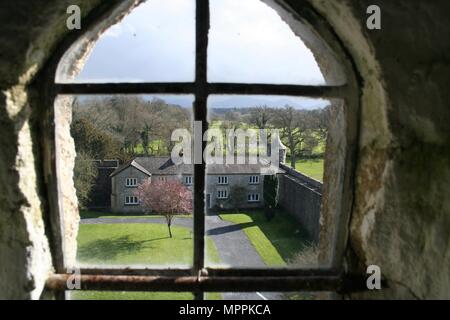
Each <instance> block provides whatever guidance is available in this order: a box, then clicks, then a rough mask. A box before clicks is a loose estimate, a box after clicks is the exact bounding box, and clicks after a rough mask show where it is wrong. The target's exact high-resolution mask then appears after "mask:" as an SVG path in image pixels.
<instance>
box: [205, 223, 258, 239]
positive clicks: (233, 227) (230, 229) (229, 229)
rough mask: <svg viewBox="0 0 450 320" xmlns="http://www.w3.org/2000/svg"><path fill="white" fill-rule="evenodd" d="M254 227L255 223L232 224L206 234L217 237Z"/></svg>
mask: <svg viewBox="0 0 450 320" xmlns="http://www.w3.org/2000/svg"><path fill="white" fill-rule="evenodd" d="M254 225H255V223H254V222H245V223H238V224H232V225H229V226H225V227H218V228H214V229H210V230H208V231H207V232H206V234H207V235H208V236H215V235H219V234H224V233H229V232H234V231H240V230H243V229H245V228H249V227H253V226H254Z"/></svg>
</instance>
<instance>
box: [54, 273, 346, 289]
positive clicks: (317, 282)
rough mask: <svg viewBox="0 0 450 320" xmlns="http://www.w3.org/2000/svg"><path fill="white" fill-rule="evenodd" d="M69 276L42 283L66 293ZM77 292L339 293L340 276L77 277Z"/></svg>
mask: <svg viewBox="0 0 450 320" xmlns="http://www.w3.org/2000/svg"><path fill="white" fill-rule="evenodd" d="M71 277H73V275H70V274H55V275H52V276H51V277H50V278H49V279H48V280H47V282H46V287H47V288H48V289H49V290H55V291H63V290H68V288H67V282H68V281H70V279H72V278H71ZM79 283H80V289H81V290H102V291H165V292H188V291H192V292H252V291H274V292H289V291H340V290H341V289H342V288H343V286H344V281H343V279H342V277H341V276H338V275H327V276H290V277H203V276H201V277H195V276H186V277H162V276H125V275H121V276H117V275H115V276H111V275H80V276H79Z"/></svg>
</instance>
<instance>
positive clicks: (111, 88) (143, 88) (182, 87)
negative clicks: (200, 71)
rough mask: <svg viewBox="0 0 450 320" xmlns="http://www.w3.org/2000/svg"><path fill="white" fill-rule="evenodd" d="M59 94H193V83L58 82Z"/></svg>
mask: <svg viewBox="0 0 450 320" xmlns="http://www.w3.org/2000/svg"><path fill="white" fill-rule="evenodd" d="M55 90H56V92H57V93H58V94H164V93H166V94H193V93H194V92H195V84H193V83H175V82H173V83H58V84H55Z"/></svg>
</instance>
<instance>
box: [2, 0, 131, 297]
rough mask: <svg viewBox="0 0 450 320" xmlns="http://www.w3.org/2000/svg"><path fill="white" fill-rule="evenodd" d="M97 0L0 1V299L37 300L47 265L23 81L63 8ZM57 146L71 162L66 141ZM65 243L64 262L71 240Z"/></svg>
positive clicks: (36, 141)
mask: <svg viewBox="0 0 450 320" xmlns="http://www.w3.org/2000/svg"><path fill="white" fill-rule="evenodd" d="M100 2H101V1H100V0H75V1H65V0H64V1H61V0H58V1H56V0H53V1H47V0H36V1H26V0H18V1H14V2H6V1H4V2H2V3H0V27H1V30H2V32H1V33H0V43H1V46H0V128H1V129H0V130H1V134H0V146H1V148H0V181H1V183H0V283H1V288H0V299H38V298H39V297H40V295H41V292H42V290H43V288H44V284H45V280H46V278H47V276H48V274H49V273H50V272H52V270H53V266H52V261H51V255H50V251H49V241H48V232H47V231H48V229H46V228H45V227H44V220H45V218H46V212H45V210H44V208H46V207H47V202H46V195H45V181H44V178H43V162H42V150H41V146H40V132H39V131H38V130H39V129H38V127H39V123H40V122H41V120H40V119H38V118H37V114H38V112H37V110H38V99H37V98H36V97H37V96H38V94H39V92H37V91H36V90H35V89H34V87H32V86H30V84H31V83H32V82H33V80H34V78H35V76H36V75H37V74H38V72H39V71H40V70H41V68H42V67H43V66H44V64H45V63H46V62H47V61H48V59H49V57H50V55H51V53H52V52H53V51H54V50H55V48H56V47H57V45H58V43H59V42H60V41H62V39H63V37H64V36H65V34H66V33H67V32H68V30H67V28H66V23H65V22H66V19H67V15H66V9H67V7H68V6H69V5H71V4H78V5H79V6H80V7H81V10H82V15H83V16H85V15H87V14H88V13H89V12H90V11H91V10H92V9H93V8H94V7H96V6H97V5H98V4H99V3H100ZM128 2H130V1H128ZM46 107H49V106H46ZM63 118H64V119H67V120H70V118H68V117H63ZM68 123H70V122H66V124H68ZM62 129H63V130H64V128H62ZM65 129H67V128H65ZM64 147H65V149H66V150H68V151H69V152H68V153H67V154H66V156H67V159H71V158H72V157H73V150H72V153H71V152H70V150H71V148H72V144H68V145H65V146H64ZM65 165H66V166H65V167H64V165H63V169H64V168H65V169H66V170H63V171H64V172H63V174H64V173H66V174H69V176H70V174H71V173H70V171H72V168H73V166H72V168H71V163H70V161H69V163H65ZM69 176H68V177H69ZM67 181H70V180H67ZM71 187H73V186H71V184H70V183H67V188H68V189H70V188H71ZM66 196H67V197H68V198H67V201H69V202H73V201H74V199H76V198H74V195H73V194H71V195H69V194H66ZM73 212H74V210H72V212H71V214H70V215H69V216H68V219H65V221H64V222H65V224H66V229H67V230H68V236H69V238H71V239H74V238H75V236H76V230H77V227H78V226H77V225H78V214H73ZM68 245H69V247H71V248H72V249H70V250H67V252H66V253H67V255H68V257H69V259H68V262H69V263H70V260H71V258H74V256H75V249H76V243H75V242H74V241H72V242H71V243H69V244H68ZM72 260H73V259H72Z"/></svg>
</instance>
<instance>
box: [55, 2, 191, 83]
mask: <svg viewBox="0 0 450 320" xmlns="http://www.w3.org/2000/svg"><path fill="white" fill-rule="evenodd" d="M73 48H76V46H74V47H73ZM71 50H75V49H70V50H69V51H68V53H66V57H65V58H63V59H62V61H61V63H60V65H59V70H58V76H57V79H56V81H57V82H190V81H193V80H194V75H195V1H194V0H171V1H166V0H151V1H146V2H144V3H142V4H141V5H139V6H138V7H137V8H135V9H134V10H133V11H132V12H131V13H130V14H129V15H127V16H126V17H125V18H124V19H123V20H122V21H121V22H119V23H118V24H116V25H113V26H112V27H110V28H109V29H108V30H106V32H105V33H103V34H102V36H101V37H100V39H98V41H97V42H96V44H95V46H94V48H93V49H92V52H91V53H90V54H89V56H88V58H87V60H86V62H85V64H84V67H83V68H82V70H81V73H80V74H79V75H78V76H76V77H75V79H73V78H72V77H70V76H69V73H70V72H68V71H67V70H70V66H71V65H73V64H74V63H75V61H73V60H72V61H71V59H70V57H71V55H70V51H71Z"/></svg>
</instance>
